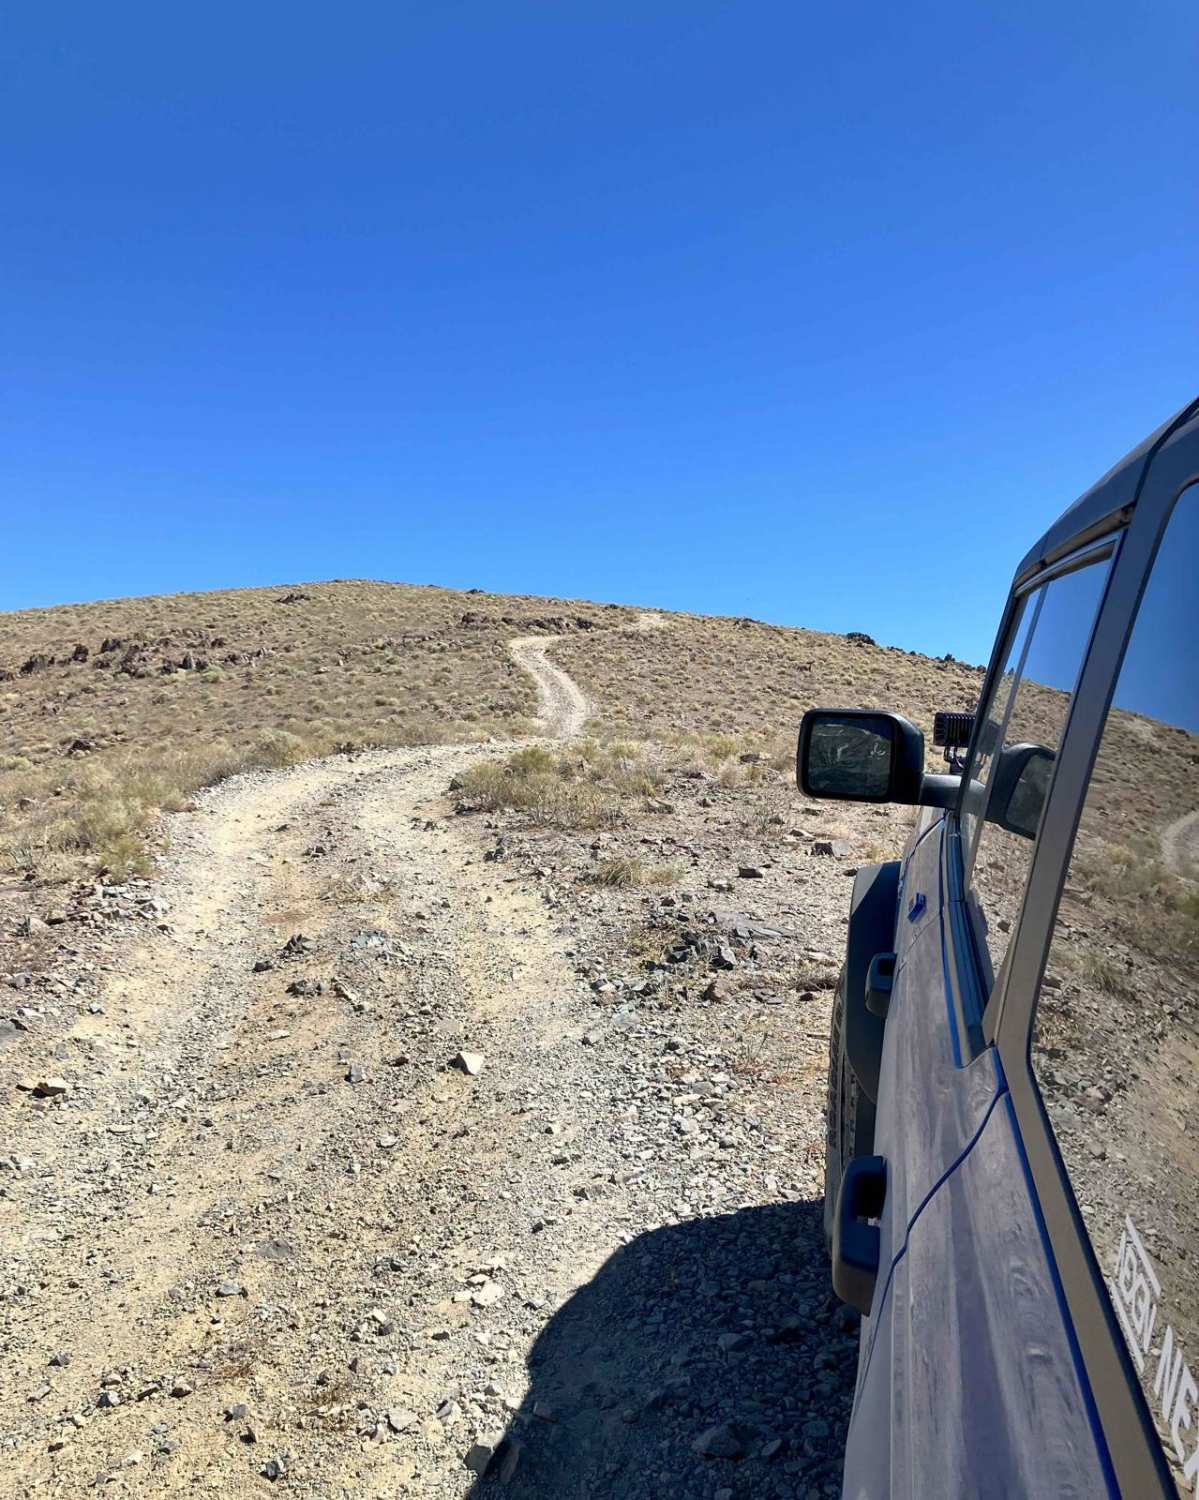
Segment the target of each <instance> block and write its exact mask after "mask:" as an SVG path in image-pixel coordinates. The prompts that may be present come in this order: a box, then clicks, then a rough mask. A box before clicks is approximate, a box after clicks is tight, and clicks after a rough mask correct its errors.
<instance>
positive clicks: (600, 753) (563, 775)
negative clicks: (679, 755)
mask: <svg viewBox="0 0 1199 1500" xmlns="http://www.w3.org/2000/svg"><path fill="white" fill-rule="evenodd" d="M658 781H659V778H658V776H657V773H655V772H654V770H653V769H652V768H651V767H650V766H649V765H648V764H647V763H646V761H645V759H644V752H643V749H642V748H641V747H639V746H634V745H630V744H613V745H606V746H605V745H599V744H596V743H594V742H591V741H584V742H583V743H582V744H580V745H578V746H572V747H571V748H570V749H569V750H563V751H551V750H547V749H545V748H544V747H542V746H530V747H529V748H527V749H524V750H518V751H517V752H516V753H515V754H514V755H510V756H509V757H508V758H507V760H504V761H494V760H489V761H480V762H479V763H478V764H477V765H474V766H472V767H470V769H469V770H468V771H467V772H466V773H465V774H464V776H463V778H462V791H463V793H464V795H465V796H466V798H467V799H468V800H469V801H471V802H473V803H474V804H475V805H476V806H477V807H479V808H481V809H482V810H484V811H485V812H496V811H498V810H499V809H501V808H507V809H509V810H511V811H514V812H519V813H523V814H524V815H525V816H526V817H527V818H528V820H529V821H530V822H531V823H533V824H537V825H540V826H543V827H553V828H618V827H620V826H621V825H622V823H623V822H624V821H625V819H626V816H627V811H628V808H629V806H630V800H631V799H633V800H635V799H637V798H640V799H642V800H643V801H644V799H645V798H647V797H649V796H651V795H652V793H653V792H654V790H655V789H656V788H657V786H658Z"/></svg>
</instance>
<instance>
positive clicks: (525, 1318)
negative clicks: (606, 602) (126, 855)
mask: <svg viewBox="0 0 1199 1500" xmlns="http://www.w3.org/2000/svg"><path fill="white" fill-rule="evenodd" d="M661 623H662V622H661V619H660V617H656V616H653V615H649V614H647V615H643V616H642V617H641V619H640V621H639V622H638V624H637V626H636V627H634V628H637V629H641V630H649V629H654V628H656V627H657V626H659V625H660V624H661ZM554 639H555V638H550V637H535V638H525V639H521V640H515V641H513V642H512V643H511V651H512V655H513V658H514V659H515V660H516V662H517V663H519V665H520V666H521V667H522V668H523V669H524V670H525V671H527V672H528V673H529V674H530V676H531V677H532V678H533V679H534V681H535V682H536V685H537V689H538V694H539V698H540V701H541V714H542V719H541V722H542V727H543V732H544V735H545V736H546V737H548V738H553V739H558V740H562V739H569V738H571V737H572V736H575V735H577V734H578V733H579V732H580V730H581V729H582V727H583V725H584V723H585V721H586V718H587V715H588V712H589V705H588V703H587V701H586V699H585V697H584V695H583V693H582V691H581V690H580V689H579V687H578V686H577V685H576V684H575V683H574V682H573V681H572V679H571V678H570V677H569V675H568V674H567V673H566V672H565V671H564V670H563V669H562V668H561V667H559V666H557V665H555V664H554V663H553V662H552V661H551V660H550V659H549V657H548V655H547V651H548V650H550V649H552V646H553V644H554ZM534 742H535V741H530V740H510V741H505V742H502V743H493V744H489V745H479V744H470V745H447V746H424V747H418V748H413V749H402V750H380V751H372V752H367V753H364V754H362V755H361V756H358V757H356V758H347V757H344V756H342V757H332V758H330V759H327V760H322V761H317V762H311V763H307V764H304V765H300V766H296V767H294V768H291V769H288V770H283V771H277V772H252V773H248V774H245V775H242V776H238V777H235V778H233V779H232V780H230V781H228V782H226V783H224V784H222V785H220V786H218V787H216V788H213V789H211V790H209V791H206V792H204V793H202V794H200V795H199V796H197V798H196V799H195V805H194V809H193V810H190V811H187V812H183V813H179V814H176V815H174V816H173V817H172V818H171V821H170V831H171V852H170V854H169V856H168V857H167V859H166V860H165V861H164V863H163V867H162V870H161V875H160V877H159V878H157V879H156V881H155V888H156V891H157V892H158V893H159V894H161V896H162V897H163V898H164V900H165V901H166V902H167V912H166V920H165V921H164V922H163V923H162V924H161V926H160V927H159V928H152V927H150V926H149V925H147V926H146V927H139V928H138V929H136V930H135V931H134V932H133V933H131V935H130V937H129V938H128V940H127V941H126V940H123V939H122V940H120V941H119V942H118V944H117V945H115V946H114V949H113V951H112V952H111V954H109V955H108V956H107V961H106V962H105V964H104V965H103V966H102V968H103V977H102V982H101V986H100V991H99V995H98V1000H97V1002H96V1003H94V1004H91V1005H89V1006H87V1007H86V1008H85V1007H83V1006H80V1007H78V1011H77V1012H76V1010H75V1008H74V1007H71V1006H68V1007H67V1008H66V1013H65V1015H64V1019H63V1022H62V1025H61V1027H60V1029H59V1031H58V1033H57V1034H52V1033H51V1032H50V1031H49V1030H47V1033H46V1036H45V1040H44V1042H43V1041H42V1040H41V1038H40V1036H39V1038H38V1042H39V1045H41V1046H42V1047H43V1048H44V1051H43V1052H42V1054H41V1055H40V1056H38V1057H36V1059H35V1061H34V1063H33V1068H35V1069H36V1070H37V1071H38V1072H39V1073H40V1074H42V1075H58V1076H61V1077H63V1078H64V1079H65V1080H66V1081H67V1083H68V1085H69V1094H68V1096H67V1098H66V1099H65V1100H64V1101H61V1102H60V1103H58V1104H57V1105H55V1106H54V1107H50V1106H46V1107H39V1106H37V1105H35V1104H32V1103H31V1102H30V1101H29V1098H28V1095H20V1094H17V1095H16V1096H15V1098H14V1097H13V1096H14V1094H15V1091H14V1090H11V1089H10V1090H8V1091H6V1094H5V1097H4V1100H3V1103H2V1104H0V1133H2V1134H3V1138H4V1140H5V1149H6V1151H8V1152H10V1153H11V1156H12V1159H13V1160H14V1161H20V1162H21V1163H23V1164H25V1165H22V1167H21V1170H20V1172H19V1174H17V1175H16V1177H15V1179H14V1177H12V1176H8V1177H6V1182H7V1184H8V1187H7V1191H6V1192H4V1193H3V1194H0V1245H3V1268H2V1269H3V1274H4V1279H5V1281H6V1282H7V1284H8V1285H9V1286H10V1287H14V1288H16V1289H17V1292H16V1294H14V1295H13V1296H12V1297H7V1298H5V1299H3V1302H2V1305H0V1433H3V1434H4V1438H3V1444H4V1451H3V1454H2V1456H0V1462H2V1463H3V1466H4V1472H5V1481H4V1484H3V1486H0V1488H2V1489H3V1492H4V1494H5V1495H9V1494H11V1495H20V1496H25V1495H33V1494H35V1493H36V1494H37V1495H39V1496H40V1495H51V1494H53V1495H68V1496H73V1495H76V1494H81V1493H83V1491H84V1489H85V1487H87V1486H90V1485H92V1484H94V1483H96V1482H97V1479H96V1476H97V1475H108V1476H110V1479H109V1482H110V1483H111V1484H112V1486H113V1488H112V1489H110V1490H109V1491H108V1492H109V1493H115V1494H125V1493H132V1492H133V1490H134V1489H136V1491H137V1493H138V1494H140V1495H143V1496H145V1495H166V1494H174V1493H176V1492H182V1491H187V1492H188V1493H189V1494H220V1495H222V1496H233V1497H235V1500H238V1497H242V1496H249V1495H260V1494H262V1493H263V1492H264V1466H266V1465H269V1464H270V1463H273V1462H276V1461H277V1463H278V1465H279V1466H280V1470H281V1472H285V1474H286V1477H287V1479H288V1481H289V1483H290V1492H291V1493H294V1494H302V1495H305V1496H324V1497H332V1496H334V1495H338V1496H340V1495H343V1494H345V1495H349V1494H354V1495H356V1496H357V1495H364V1496H365V1495H371V1496H373V1495H376V1494H377V1495H388V1496H391V1495H399V1494H404V1495H419V1496H446V1497H451V1496H458V1497H460V1496H462V1495H464V1494H465V1493H466V1490H467V1488H468V1484H469V1481H470V1480H471V1475H470V1474H469V1473H467V1472H466V1471H465V1470H464V1468H463V1462H462V1458H463V1453H464V1452H465V1451H466V1449H467V1448H468V1447H469V1444H470V1441H471V1439H472V1437H473V1435H474V1428H475V1427H476V1426H477V1423H476V1422H475V1420H474V1418H472V1416H471V1408H470V1406H469V1403H467V1401H466V1398H465V1397H464V1396H462V1395H461V1393H463V1392H476V1393H482V1392H483V1390H484V1386H485V1385H487V1383H488V1382H491V1385H492V1386H493V1387H494V1388H495V1389H497V1390H502V1391H503V1392H504V1393H505V1395H506V1396H507V1395H508V1393H511V1396H510V1398H511V1399H519V1397H520V1392H521V1390H522V1388H523V1386H524V1384H525V1382H526V1380H527V1376H526V1373H525V1369H524V1355H525V1352H526V1351H527V1349H528V1347H529V1344H530V1341H531V1339H532V1338H534V1337H535V1336H536V1333H537V1331H538V1326H539V1320H543V1319H544V1317H545V1316H548V1314H540V1313H539V1312H538V1311H537V1309H538V1308H539V1307H543V1306H547V1305H548V1306H549V1307H550V1308H552V1307H554V1306H556V1305H558V1304H559V1303H561V1301H562V1300H563V1299H564V1298H565V1297H567V1296H569V1295H570V1293H571V1292H572V1291H573V1290H574V1289H575V1288H576V1287H578V1286H579V1285H582V1284H584V1283H585V1282H586V1281H587V1280H588V1278H589V1277H590V1276H592V1275H593V1274H594V1273H595V1271H596V1269H597V1268H598V1266H599V1265H600V1264H601V1263H602V1262H603V1260H604V1259H605V1258H606V1256H607V1255H608V1254H610V1253H611V1250H612V1248H613V1246H614V1245H618V1244H619V1243H621V1241H622V1239H623V1238H624V1237H625V1236H627V1232H628V1231H627V1227H625V1226H624V1225H622V1219H621V1215H622V1212H625V1206H624V1199H623V1197H622V1193H623V1189H617V1188H615V1187H613V1188H611V1189H610V1190H607V1192H606V1194H605V1195H603V1196H601V1197H599V1198H597V1199H596V1201H594V1202H587V1201H585V1202H584V1203H583V1206H584V1207H586V1209H587V1211H586V1212H581V1211H579V1206H580V1203H579V1200H578V1199H577V1197H576V1198H572V1197H571V1196H570V1193H571V1188H570V1182H571V1181H573V1180H574V1177H576V1176H577V1174H578V1171H579V1170H580V1168H575V1169H573V1173H574V1175H573V1176H572V1169H571V1168H569V1167H564V1166H563V1163H564V1162H567V1163H573V1162H576V1161H582V1160H583V1159H584V1154H585V1149H584V1148H586V1150H591V1149H592V1148H591V1147H589V1146H588V1143H589V1142H595V1141H597V1140H598V1141H603V1140H604V1139H605V1137H606V1136H607V1134H608V1133H609V1131H610V1119H609V1114H610V1110H611V1102H610V1093H609V1087H608V1083H607V1080H606V1077H605V1075H604V1072H603V1066H602V1064H601V1062H600V1061H598V1060H597V1055H596V1052H595V1050H594V1049H593V1048H590V1047H588V1046H581V1045H580V1038H581V1037H582V1035H583V1034H584V1032H585V1030H586V1027H587V1026H588V1025H589V1024H593V1023H592V1022H589V1020H588V1016H589V1014H590V1012H589V1009H588V1005H587V1000H588V998H589V997H588V995H587V987H586V985H585V984H584V983H583V982H582V981H581V980H580V978H579V971H578V967H577V964H576V962H575V960H574V957H573V954H574V951H575V950H574V944H575V943H576V942H577V941H578V939H577V937H575V935H574V932H575V929H574V927H572V921H571V919H570V917H569V916H567V915H564V913H563V909H562V907H561V905H560V904H558V905H557V907H556V908H555V905H554V904H553V903H548V902H547V901H546V900H544V899H543V896H542V894H541V892H540V891H538V890H537V889H535V888H530V886H529V883H528V882H524V881H520V880H517V879H515V878H514V877H513V876H512V875H511V874H510V873H507V872H506V869H505V866H504V865H503V864H502V863H499V862H487V861H485V860H483V859H481V858H480V857H479V847H478V842H477V838H478V836H477V834H476V833H475V832H473V831H472V830H471V829H468V828H467V827H466V826H465V824H466V823H467V822H469V821H470V820H463V819H455V818H454V817H453V815H452V813H453V808H452V806H451V804H450V802H449V800H448V798H447V788H448V785H449V783H450V781H451V779H452V778H453V777H454V776H456V775H459V774H461V773H462V772H463V771H464V770H465V769H466V768H467V766H469V765H470V764H471V763H473V762H475V761H478V760H479V759H482V758H498V757H502V756H505V755H507V754H510V753H511V752H512V750H513V749H515V748H517V747H518V746H519V745H521V744H528V743H534ZM289 940H292V941H291V942H290V946H289ZM460 1051H465V1052H474V1053H479V1054H481V1055H482V1056H483V1058H484V1063H483V1071H482V1072H481V1074H480V1075H479V1076H478V1077H474V1076H468V1074H467V1073H465V1072H463V1071H459V1070H457V1069H455V1068H454V1067H452V1066H449V1064H450V1063H451V1061H452V1059H453V1058H454V1057H455V1055H456V1054H457V1053H459V1052H460ZM593 1170H594V1168H593ZM563 1202H565V1204H566V1205H567V1207H566V1208H565V1209H563V1208H561V1207H560V1206H559V1205H561V1204H562V1203H563ZM536 1205H543V1216H544V1217H545V1219H546V1221H547V1223H549V1224H551V1226H552V1232H551V1230H550V1229H547V1230H546V1232H545V1233H543V1234H536V1235H533V1236H531V1235H530V1231H529V1215H530V1212H531V1208H532V1206H536ZM455 1392H457V1393H459V1395H457V1396H455V1395H454V1393H455ZM471 1399H472V1400H473V1399H474V1398H473V1397H472V1398H471ZM484 1399H486V1400H488V1401H492V1398H491V1397H487V1398H484V1396H483V1395H482V1394H479V1395H478V1400H479V1401H484ZM447 1400H449V1401H451V1402H452V1406H453V1409H452V1410H450V1409H448V1408H447V1409H446V1410H449V1415H446V1414H445V1412H443V1416H442V1419H436V1418H435V1417H434V1416H433V1413H435V1412H437V1411H438V1410H439V1409H441V1408H442V1407H443V1405H444V1403H445V1402H446V1401H447ZM496 1402H498V1397H497V1398H495V1401H494V1402H493V1404H496ZM241 1403H244V1404H245V1411H243V1409H242V1405H241ZM459 1403H461V1404H462V1405H463V1406H464V1407H466V1410H465V1412H463V1411H461V1410H459ZM489 1409H490V1408H489ZM230 1412H232V1413H233V1415H229V1413H230ZM455 1412H457V1415H455V1414H454V1413H455ZM247 1413H248V1415H247ZM504 1415H505V1411H504V1410H502V1409H498V1407H497V1410H496V1412H495V1414H494V1420H493V1422H492V1425H502V1420H503V1417H504ZM389 1424H390V1426H389ZM409 1428H411V1431H410V1432H409ZM399 1432H404V1433H405V1434H406V1438H405V1441H404V1442H400V1441H399V1440H398V1439H397V1440H395V1441H393V1440H392V1439H393V1438H396V1435H397V1434H398V1433H399ZM408 1437H411V1438H412V1441H411V1442H408V1441H407V1438H408ZM251 1439H252V1440H251ZM384 1439H386V1441H384ZM266 1477H267V1478H268V1479H269V1478H270V1477H271V1476H270V1474H269V1473H268V1474H267V1475H266ZM133 1479H136V1481H137V1483H136V1485H134V1483H133Z"/></svg>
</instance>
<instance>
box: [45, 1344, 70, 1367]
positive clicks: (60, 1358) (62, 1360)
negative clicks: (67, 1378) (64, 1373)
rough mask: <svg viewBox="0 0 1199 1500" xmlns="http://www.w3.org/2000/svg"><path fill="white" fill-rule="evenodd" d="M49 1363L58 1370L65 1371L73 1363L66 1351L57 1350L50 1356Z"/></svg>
mask: <svg viewBox="0 0 1199 1500" xmlns="http://www.w3.org/2000/svg"><path fill="white" fill-rule="evenodd" d="M47 1363H48V1364H51V1365H54V1366H55V1368H56V1369H59V1370H65V1369H66V1367H67V1366H68V1365H69V1364H70V1363H71V1356H70V1355H69V1354H68V1353H67V1351H66V1350H65V1349H56V1350H55V1351H54V1353H53V1354H52V1355H51V1356H50V1358H49V1360H48V1361H47Z"/></svg>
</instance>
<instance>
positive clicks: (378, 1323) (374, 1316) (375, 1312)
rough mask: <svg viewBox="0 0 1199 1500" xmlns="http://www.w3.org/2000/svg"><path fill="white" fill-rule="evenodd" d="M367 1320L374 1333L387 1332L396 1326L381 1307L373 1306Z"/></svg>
mask: <svg viewBox="0 0 1199 1500" xmlns="http://www.w3.org/2000/svg"><path fill="white" fill-rule="evenodd" d="M366 1321H367V1324H368V1325H369V1327H370V1329H371V1332H372V1333H377V1334H380V1335H382V1334H387V1333H390V1332H391V1331H392V1328H393V1327H394V1326H395V1325H394V1324H393V1323H392V1321H391V1319H390V1318H389V1317H388V1316H387V1314H386V1313H385V1312H384V1311H383V1309H382V1308H381V1307H372V1308H371V1310H370V1311H369V1312H368V1313H367V1315H366Z"/></svg>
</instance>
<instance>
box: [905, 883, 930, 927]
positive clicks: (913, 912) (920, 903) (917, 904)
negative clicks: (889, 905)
mask: <svg viewBox="0 0 1199 1500" xmlns="http://www.w3.org/2000/svg"><path fill="white" fill-rule="evenodd" d="M927 905H928V902H927V901H926V900H925V899H924V892H923V891H917V892H916V894H915V895H914V896H913V897H912V904H911V906H909V907H908V921H909V922H914V921H915V920H916V918H917V917H918V916H919V915H920V913H921V912H922V911H923V910H924V908H925V907H926V906H927Z"/></svg>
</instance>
